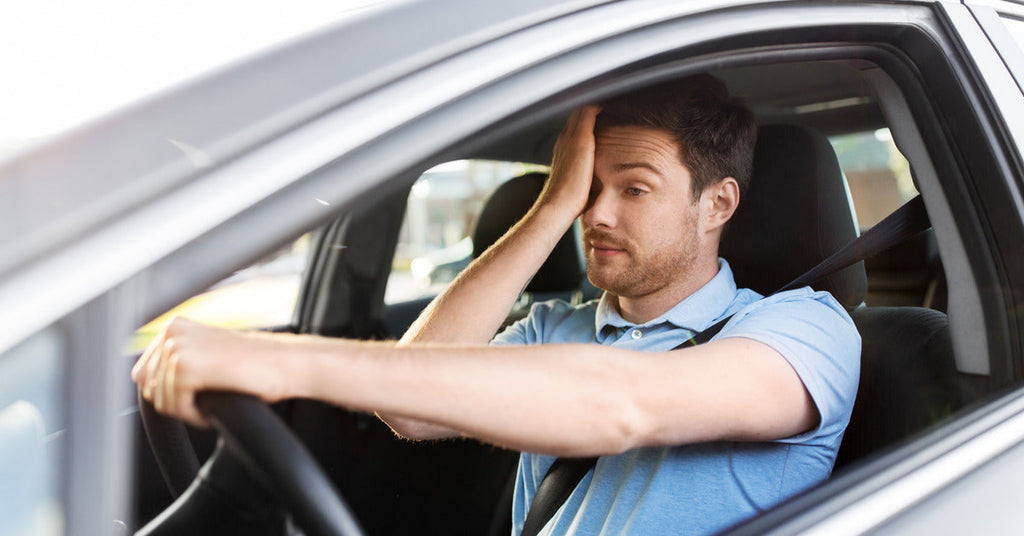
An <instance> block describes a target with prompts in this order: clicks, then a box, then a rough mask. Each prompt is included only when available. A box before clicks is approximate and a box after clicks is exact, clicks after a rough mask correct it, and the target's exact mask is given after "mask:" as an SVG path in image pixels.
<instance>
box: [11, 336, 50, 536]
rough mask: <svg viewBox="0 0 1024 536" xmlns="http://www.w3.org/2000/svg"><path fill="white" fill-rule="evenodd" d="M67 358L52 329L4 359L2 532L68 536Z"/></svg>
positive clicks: (13, 349) (17, 347)
mask: <svg viewBox="0 0 1024 536" xmlns="http://www.w3.org/2000/svg"><path fill="white" fill-rule="evenodd" d="M63 355H64V343H63V340H62V338H61V336H60V334H59V332H58V331H57V330H56V329H52V328H51V329H48V330H45V331H43V332H41V333H39V334H37V335H35V336H33V337H32V338H30V339H28V340H27V341H25V342H23V343H21V344H19V345H18V346H16V347H14V348H12V349H10V350H8V351H7V352H5V353H4V354H3V355H0V534H34V535H40V536H45V535H50V534H63V533H64V510H63V506H62V504H61V482H62V480H63V478H62V477H63V472H64V468H63V463H62V458H61V451H62V450H63V444H64V434H65V421H64V396H63V389H62V384H63V361H64V359H63Z"/></svg>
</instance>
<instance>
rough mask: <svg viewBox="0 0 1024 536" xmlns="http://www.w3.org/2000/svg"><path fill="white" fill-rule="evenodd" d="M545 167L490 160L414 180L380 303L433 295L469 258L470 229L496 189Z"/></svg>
mask: <svg viewBox="0 0 1024 536" xmlns="http://www.w3.org/2000/svg"><path fill="white" fill-rule="evenodd" d="M536 170H544V171H547V167H545V166H538V165H535V164H523V163H517V162H499V161H492V160H457V161H454V162H448V163H445V164H441V165H439V166H435V167H433V168H431V169H429V170H427V171H426V172H425V173H423V175H422V176H420V178H419V179H417V181H416V183H415V184H413V186H412V190H411V191H410V193H409V201H408V204H407V206H406V210H405V220H404V221H403V222H402V229H401V231H400V234H399V237H398V245H397V247H396V249H395V257H394V262H393V265H392V269H391V274H390V276H389V277H388V284H387V290H386V292H385V295H384V302H385V303H389V304H391V303H399V302H403V301H409V300H413V299H416V298H421V297H425V296H432V295H435V294H437V293H438V292H439V291H440V289H442V288H444V286H445V285H447V284H448V283H450V282H451V281H452V280H453V279H455V276H456V275H458V273H459V272H460V271H461V270H462V269H463V268H465V267H466V266H467V265H468V264H469V261H470V258H471V256H472V254H473V239H472V235H473V228H474V227H475V225H476V218H477V216H478V215H479V214H480V210H481V208H482V207H483V205H484V202H485V201H487V198H488V196H490V195H491V192H493V191H494V189H495V188H497V187H498V186H499V185H500V184H502V183H503V182H505V181H507V180H509V179H511V178H512V177H516V176H519V175H522V174H524V173H527V172H529V171H536Z"/></svg>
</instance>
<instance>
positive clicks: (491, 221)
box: [473, 173, 584, 293]
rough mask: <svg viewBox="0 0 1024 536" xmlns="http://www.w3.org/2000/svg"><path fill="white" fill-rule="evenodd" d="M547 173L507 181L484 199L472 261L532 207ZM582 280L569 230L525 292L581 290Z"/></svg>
mask: <svg viewBox="0 0 1024 536" xmlns="http://www.w3.org/2000/svg"><path fill="white" fill-rule="evenodd" d="M546 179H547V174H546V173H528V174H526V175H521V176H519V177H515V178H512V179H509V180H508V181H507V182H505V183H504V184H502V185H501V186H499V187H498V188H497V189H496V190H494V193H492V194H491V197H490V198H488V199H487V203H485V204H484V208H483V209H482V210H481V211H480V217H479V218H478V219H477V222H476V229H475V230H474V231H473V257H474V258H476V257H479V256H480V254H482V253H483V252H484V250H486V249H487V248H489V247H490V246H491V244H493V243H495V242H497V241H498V239H499V238H501V236H502V235H504V234H505V232H506V231H508V230H509V229H510V228H511V227H512V226H513V225H515V224H516V222H518V221H519V220H520V219H522V217H523V216H525V215H526V213H527V212H528V211H529V210H530V207H532V206H533V203H534V202H535V201H536V200H537V197H538V196H540V191H541V190H542V189H543V188H544V181H545V180H546ZM583 278H584V264H583V253H582V249H581V248H580V245H579V238H578V237H577V232H576V226H575V224H574V225H573V227H570V228H569V230H568V231H567V232H566V233H565V235H563V236H562V238H561V239H560V240H559V241H558V244H556V245H555V249H554V250H552V251H551V255H549V256H548V258H547V260H546V261H544V264H543V265H541V267H540V269H539V270H537V274H536V275H534V276H533V279H532V280H530V284H529V285H527V286H526V291H527V292H532V293H540V292H571V291H576V290H579V289H580V285H581V284H582V282H583Z"/></svg>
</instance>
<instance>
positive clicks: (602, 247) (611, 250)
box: [590, 242, 626, 258]
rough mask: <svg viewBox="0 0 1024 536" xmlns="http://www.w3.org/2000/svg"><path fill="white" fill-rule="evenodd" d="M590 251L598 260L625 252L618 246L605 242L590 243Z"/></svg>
mask: <svg viewBox="0 0 1024 536" xmlns="http://www.w3.org/2000/svg"><path fill="white" fill-rule="evenodd" d="M590 249H591V250H592V251H593V252H594V256H595V257H599V258H608V257H614V256H615V255H618V254H620V253H625V252H626V250H625V249H623V248H621V247H619V246H618V245H616V244H610V243H606V242H590Z"/></svg>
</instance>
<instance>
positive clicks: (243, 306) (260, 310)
mask: <svg viewBox="0 0 1024 536" xmlns="http://www.w3.org/2000/svg"><path fill="white" fill-rule="evenodd" d="M313 234H314V233H313V232H308V233H305V234H303V235H302V236H300V237H299V238H298V239H296V240H295V241H294V242H291V243H289V244H287V245H285V246H284V247H281V248H279V249H278V250H276V251H274V252H273V253H271V254H269V255H266V256H265V257H263V258H262V259H260V260H259V261H257V262H255V263H253V264H251V265H250V266H247V267H245V268H243V269H241V270H238V271H236V272H235V273H233V274H231V275H230V276H228V277H226V278H224V279H222V280H221V281H219V282H218V283H216V284H214V285H213V286H211V287H210V288H208V289H206V290H205V291H203V292H201V293H199V294H197V295H195V296H193V297H191V298H189V299H187V300H185V301H183V302H181V303H180V304H178V305H176V306H175V307H173V308H171V309H170V310H169V311H167V312H166V313H164V314H162V315H160V316H159V317H157V318H156V319H154V320H153V321H151V322H149V323H148V324H146V325H145V326H142V327H141V328H139V329H138V330H137V331H136V332H135V336H134V337H133V338H132V340H131V342H130V343H129V348H128V349H127V351H126V353H129V354H136V353H139V352H141V351H142V350H144V349H145V348H146V346H147V345H148V344H149V342H150V341H151V340H152V339H153V337H154V336H155V335H156V333H157V332H159V331H160V329H161V328H162V327H163V325H164V324H165V323H166V322H167V320H168V319H170V318H171V317H173V316H183V317H187V318H191V319H193V320H197V321H199V322H203V323H206V324H211V325H215V326H221V327H225V328H232V329H280V328H284V327H286V326H288V325H290V324H291V323H292V320H293V315H294V311H295V306H296V301H297V299H298V296H299V290H300V287H301V284H302V276H303V273H304V272H305V270H306V268H307V266H308V265H309V260H310V255H311V251H310V246H311V243H312V240H313Z"/></svg>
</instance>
